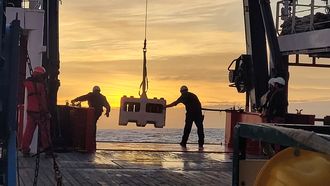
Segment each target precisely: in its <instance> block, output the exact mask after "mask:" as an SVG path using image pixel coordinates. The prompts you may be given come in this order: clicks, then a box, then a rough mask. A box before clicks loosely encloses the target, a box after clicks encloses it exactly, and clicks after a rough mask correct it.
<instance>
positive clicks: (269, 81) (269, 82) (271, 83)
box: [268, 78, 275, 86]
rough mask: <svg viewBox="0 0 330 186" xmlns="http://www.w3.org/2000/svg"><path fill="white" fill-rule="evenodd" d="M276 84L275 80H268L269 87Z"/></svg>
mask: <svg viewBox="0 0 330 186" xmlns="http://www.w3.org/2000/svg"><path fill="white" fill-rule="evenodd" d="M274 84H275V78H270V79H269V80H268V86H274Z"/></svg>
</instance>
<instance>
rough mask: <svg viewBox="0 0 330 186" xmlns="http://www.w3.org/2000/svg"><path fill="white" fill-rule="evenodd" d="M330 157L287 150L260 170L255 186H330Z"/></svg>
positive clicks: (299, 150)
mask: <svg viewBox="0 0 330 186" xmlns="http://www.w3.org/2000/svg"><path fill="white" fill-rule="evenodd" d="M329 185H330V155H326V154H322V153H318V152H312V151H307V150H302V149H294V148H291V147H290V148H287V149H285V150H283V151H281V152H279V153H277V154H276V155H275V156H274V157H272V158H271V159H270V160H269V161H268V162H267V163H266V164H265V165H264V166H263V167H262V169H261V170H260V172H259V174H258V175H257V177H256V180H255V183H254V186H329Z"/></svg>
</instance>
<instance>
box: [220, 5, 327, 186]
mask: <svg viewBox="0 0 330 186" xmlns="http://www.w3.org/2000/svg"><path fill="white" fill-rule="evenodd" d="M329 10H330V6H329V5H328V0H319V1H316V0H306V1H299V2H298V1H297V0H282V1H278V2H277V3H276V10H275V11H274V12H275V14H276V15H275V17H274V18H275V23H274V19H273V16H272V10H271V5H270V1H269V0H258V1H256V0H243V11H244V23H245V35H246V54H244V55H241V56H240V57H239V58H237V59H235V60H234V61H233V62H232V63H231V65H230V66H229V68H228V70H229V81H230V83H231V85H230V86H232V87H236V88H237V91H238V92H240V93H246V106H245V111H244V112H235V111H229V112H227V113H226V133H225V139H226V145H227V146H229V147H234V160H233V182H232V184H233V185H235V186H238V185H242V184H244V185H251V184H253V182H252V183H251V180H250V182H248V181H247V180H242V179H243V178H242V174H241V170H242V169H240V168H241V166H242V167H243V164H242V163H246V162H242V161H240V160H245V158H246V151H247V149H249V147H255V144H259V153H260V144H261V143H260V141H261V140H265V141H267V140H268V142H273V143H274V142H275V143H277V142H278V144H280V145H281V144H286V145H289V146H290V145H294V144H295V145H297V143H291V144H290V143H289V142H288V140H287V139H286V138H280V137H279V136H277V137H274V136H272V135H271V134H274V135H275V133H276V131H275V130H270V129H268V128H267V127H266V128H267V129H265V130H264V128H265V127H263V128H262V127H259V128H262V129H261V130H259V128H258V125H257V126H253V125H251V126H249V125H248V127H246V128H245V126H242V127H241V125H240V124H238V123H245V124H252V123H253V124H261V123H265V120H264V119H263V118H261V117H260V115H259V114H257V113H258V112H257V110H258V108H259V107H260V106H261V105H260V100H261V96H262V95H263V94H264V93H266V91H267V89H268V85H267V82H268V80H269V79H270V78H273V77H279V76H280V77H283V78H284V79H285V81H286V92H287V93H288V83H289V66H301V67H321V68H329V67H330V64H325V63H324V62H323V63H319V61H318V60H317V59H320V58H329V57H330V50H329V49H330V39H329V35H330V14H329V12H330V11H329ZM266 38H267V39H266ZM267 47H268V49H269V50H267ZM267 52H269V54H270V56H269V60H268V56H267ZM300 56H304V58H303V59H304V60H306V59H310V62H307V61H304V62H301V59H302V58H301V57H300ZM291 60H294V61H291ZM286 98H287V99H288V96H286ZM328 118H329V117H327V116H326V117H325V118H324V119H316V118H315V115H303V114H301V113H295V114H287V117H286V123H285V124H281V126H282V127H289V128H295V129H304V130H310V131H314V132H316V133H321V134H322V135H329V134H330V130H329V129H330V128H329V127H327V126H314V123H315V121H324V123H327V122H328V121H327V120H328ZM296 124H301V125H296ZM235 126H236V127H235ZM239 127H241V130H240V129H239ZM234 130H235V132H236V133H235V132H234ZM239 131H240V132H239ZM234 133H235V134H234ZM243 139H244V140H243ZM251 139H253V140H251ZM291 140H292V139H291ZM242 141H244V142H243V143H242ZM292 141H294V140H292ZM256 142H258V143H256ZM243 144H244V145H243ZM251 144H252V145H251ZM257 149H258V148H257ZM254 165H255V164H254ZM254 165H252V164H249V165H248V167H250V168H249V170H250V173H251V172H253V168H252V167H253V166H254ZM250 177H251V176H250ZM252 181H253V180H252Z"/></svg>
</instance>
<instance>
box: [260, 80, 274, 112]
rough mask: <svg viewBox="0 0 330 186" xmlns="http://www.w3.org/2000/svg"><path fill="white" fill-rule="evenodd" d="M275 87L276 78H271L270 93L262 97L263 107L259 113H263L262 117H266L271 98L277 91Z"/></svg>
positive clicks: (261, 103) (269, 82)
mask: <svg viewBox="0 0 330 186" xmlns="http://www.w3.org/2000/svg"><path fill="white" fill-rule="evenodd" d="M274 85H275V78H270V79H269V81H268V91H267V92H266V93H265V94H264V95H262V96H261V99H260V105H261V106H260V108H259V111H260V112H261V113H262V116H265V115H266V112H267V108H268V104H269V100H270V97H271V96H272V94H273V93H274V90H275V87H274Z"/></svg>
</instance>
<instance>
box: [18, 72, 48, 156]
mask: <svg viewBox="0 0 330 186" xmlns="http://www.w3.org/2000/svg"><path fill="white" fill-rule="evenodd" d="M45 78H46V70H45V68H43V67H41V66H38V67H36V68H34V70H33V72H32V76H31V77H29V78H27V79H26V80H25V82H24V86H25V87H26V90H27V123H26V127H25V130H24V134H23V140H22V153H23V156H24V157H28V156H29V155H30V144H31V141H32V138H33V134H34V131H35V129H36V127H37V126H38V132H39V135H38V142H39V143H38V145H39V144H41V149H40V150H41V152H42V151H45V152H46V155H47V156H48V155H52V151H51V148H50V145H51V139H50V117H51V115H50V113H49V110H48V104H47V103H48V102H47V93H46V85H45ZM38 151H39V150H38Z"/></svg>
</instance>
